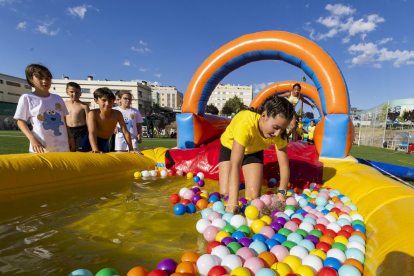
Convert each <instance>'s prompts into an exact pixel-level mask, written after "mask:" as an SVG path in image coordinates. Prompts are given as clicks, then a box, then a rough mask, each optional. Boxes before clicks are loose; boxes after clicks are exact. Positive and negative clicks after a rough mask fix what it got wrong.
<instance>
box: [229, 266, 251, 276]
mask: <svg viewBox="0 0 414 276" xmlns="http://www.w3.org/2000/svg"><path fill="white" fill-rule="evenodd" d="M230 275H232V276H252V275H251V274H250V272H249V270H247V268H244V267H237V268H235V269H234V270H232V271H231V272H230Z"/></svg>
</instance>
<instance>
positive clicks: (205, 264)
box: [197, 254, 219, 275]
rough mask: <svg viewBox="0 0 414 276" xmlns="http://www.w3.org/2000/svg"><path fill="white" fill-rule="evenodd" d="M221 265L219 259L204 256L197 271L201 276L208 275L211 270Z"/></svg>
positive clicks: (201, 257)
mask: <svg viewBox="0 0 414 276" xmlns="http://www.w3.org/2000/svg"><path fill="white" fill-rule="evenodd" d="M216 265H219V264H218V261H217V259H216V258H215V257H214V256H213V255H210V254H204V255H202V256H200V258H198V260H197V271H198V273H200V274H201V275H207V274H208V272H209V271H210V269H212V268H213V267H214V266H216Z"/></svg>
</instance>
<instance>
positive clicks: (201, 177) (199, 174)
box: [197, 172, 204, 180]
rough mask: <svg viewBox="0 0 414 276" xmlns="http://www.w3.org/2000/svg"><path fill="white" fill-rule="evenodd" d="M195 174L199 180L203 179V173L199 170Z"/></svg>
mask: <svg viewBox="0 0 414 276" xmlns="http://www.w3.org/2000/svg"><path fill="white" fill-rule="evenodd" d="M197 176H198V177H200V179H201V180H203V179H204V173H202V172H199V173H198V174H197Z"/></svg>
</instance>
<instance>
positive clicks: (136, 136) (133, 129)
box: [114, 90, 144, 152]
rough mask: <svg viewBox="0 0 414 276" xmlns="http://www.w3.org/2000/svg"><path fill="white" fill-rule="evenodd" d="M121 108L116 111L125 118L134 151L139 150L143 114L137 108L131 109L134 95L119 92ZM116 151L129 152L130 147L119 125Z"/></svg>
mask: <svg viewBox="0 0 414 276" xmlns="http://www.w3.org/2000/svg"><path fill="white" fill-rule="evenodd" d="M119 98H120V100H119V106H117V107H115V108H114V109H115V110H119V111H120V112H121V113H122V116H123V117H124V121H125V124H126V125H127V128H128V132H129V133H130V134H131V139H132V146H133V148H134V150H138V143H141V133H142V126H141V123H143V122H144V120H142V117H141V114H140V113H139V111H138V110H137V109H135V108H132V107H131V103H132V95H131V93H130V92H129V91H127V90H121V91H119ZM115 132H116V137H115V150H116V151H118V152H124V151H128V145H127V143H126V141H125V138H124V135H123V134H122V132H121V129H120V126H119V124H117V128H116V129H115Z"/></svg>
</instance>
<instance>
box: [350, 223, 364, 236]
mask: <svg viewBox="0 0 414 276" xmlns="http://www.w3.org/2000/svg"><path fill="white" fill-rule="evenodd" d="M352 227H354V229H355V231H359V232H362V233H363V234H365V233H366V230H365V227H364V226H362V225H361V224H354V225H352Z"/></svg>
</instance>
